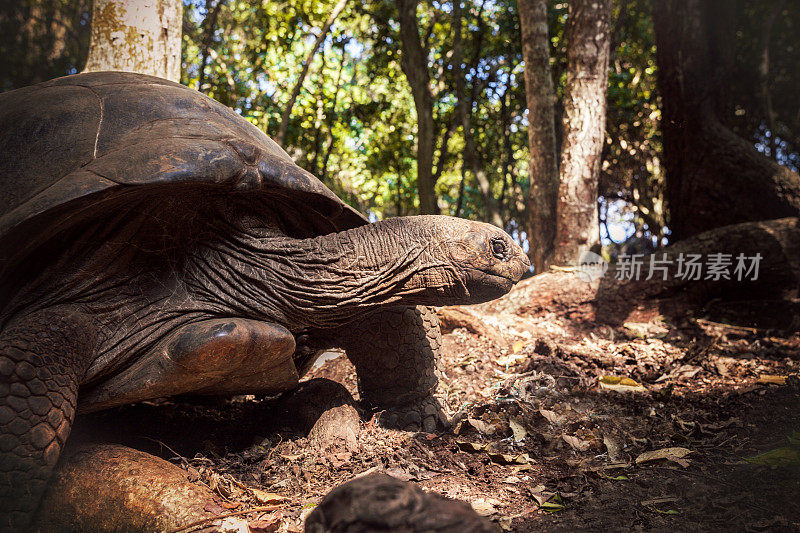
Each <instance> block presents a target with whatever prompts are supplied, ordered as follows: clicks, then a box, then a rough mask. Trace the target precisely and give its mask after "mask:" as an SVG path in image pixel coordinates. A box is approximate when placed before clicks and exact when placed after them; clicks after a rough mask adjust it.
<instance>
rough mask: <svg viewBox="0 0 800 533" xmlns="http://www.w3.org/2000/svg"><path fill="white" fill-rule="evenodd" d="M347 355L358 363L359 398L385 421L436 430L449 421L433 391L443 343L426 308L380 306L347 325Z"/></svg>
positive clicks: (388, 423)
mask: <svg viewBox="0 0 800 533" xmlns="http://www.w3.org/2000/svg"><path fill="white" fill-rule="evenodd" d="M346 329H347V330H348V333H347V335H346V336H345V339H344V346H343V347H344V349H345V351H346V352H347V357H348V358H349V359H350V361H351V362H352V363H353V365H354V366H355V367H356V373H357V374H358V390H359V394H360V395H361V400H362V402H364V403H365V404H366V406H367V407H369V408H370V409H374V410H378V409H383V410H384V413H383V414H382V416H381V418H380V422H381V424H382V425H384V426H387V427H393V428H400V429H409V430H420V429H422V430H425V431H429V432H432V431H435V430H436V429H437V428H439V429H440V428H443V427H445V426H446V424H447V419H446V417H445V415H444V413H443V412H442V407H441V405H440V404H439V402H438V400H436V398H434V397H433V392H434V391H435V390H436V386H437V384H438V382H439V380H438V378H437V377H436V364H437V362H438V359H439V350H440V347H441V333H440V331H439V321H438V319H437V318H436V315H435V313H434V312H433V310H431V309H429V308H427V307H424V306H418V307H394V308H389V309H384V310H381V311H377V312H375V313H373V314H371V315H369V316H367V317H365V318H363V319H361V320H359V321H357V322H356V323H354V324H348V325H347V326H346Z"/></svg>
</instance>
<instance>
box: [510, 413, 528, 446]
mask: <svg viewBox="0 0 800 533" xmlns="http://www.w3.org/2000/svg"><path fill="white" fill-rule="evenodd" d="M508 426H509V427H510V428H511V432H512V433H513V435H514V440H515V441H516V442H519V441H521V440H522V439H524V438H525V436H526V435H527V434H528V432H527V431H526V430H525V426H523V425H522V422H521V421H520V419H519V418H517V417H515V416H512V417H511V418H509V420H508Z"/></svg>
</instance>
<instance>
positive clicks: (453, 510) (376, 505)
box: [306, 474, 499, 533]
mask: <svg viewBox="0 0 800 533" xmlns="http://www.w3.org/2000/svg"><path fill="white" fill-rule="evenodd" d="M367 531H387V532H389V531H391V532H397V533H412V532H423V531H424V532H436V533H484V532H486V533H488V532H493V533H494V532H497V531H499V528H498V527H497V526H495V525H494V524H492V522H490V521H489V520H487V519H486V518H483V517H481V516H479V515H478V514H477V513H476V512H475V511H474V510H473V509H472V507H470V505H469V504H467V503H464V502H460V501H456V500H450V499H448V498H445V497H444V496H441V495H439V494H434V493H427V492H424V491H423V490H422V489H420V488H419V487H418V486H417V485H415V484H413V483H407V482H404V481H400V480H397V479H394V478H393V477H390V476H387V475H385V474H370V475H367V476H363V477H359V478H356V479H354V480H352V481H349V482H347V483H345V484H343V485H340V486H338V487H336V488H335V489H333V490H332V491H331V492H329V493H328V495H327V496H325V498H323V499H322V502H320V504H319V505H318V506H317V507H316V508H315V509H314V511H313V512H312V513H311V514H310V515H309V516H308V518H307V519H306V533H356V532H367Z"/></svg>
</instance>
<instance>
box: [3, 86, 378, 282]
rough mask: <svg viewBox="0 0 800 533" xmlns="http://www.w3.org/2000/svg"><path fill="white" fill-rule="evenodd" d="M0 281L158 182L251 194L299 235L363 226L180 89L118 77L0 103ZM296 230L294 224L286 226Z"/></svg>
mask: <svg viewBox="0 0 800 533" xmlns="http://www.w3.org/2000/svg"><path fill="white" fill-rule="evenodd" d="M0 149H2V157H1V158H0V276H2V273H3V271H4V270H6V269H8V268H10V267H11V266H13V265H15V264H17V263H19V262H20V261H22V260H24V259H25V257H26V256H27V255H29V254H30V253H32V251H34V250H35V249H37V248H38V247H41V245H42V244H43V243H46V242H47V241H48V239H52V238H53V237H54V236H56V235H58V234H59V233H61V232H63V231H64V230H66V229H69V228H70V227H71V226H73V225H75V224H77V223H79V222H80V221H81V220H84V219H85V218H86V217H87V216H89V214H90V213H91V212H92V207H93V206H95V205H97V204H98V202H100V201H101V200H102V199H106V198H108V197H110V196H114V195H118V194H122V193H125V194H132V193H133V194H135V193H136V191H137V190H140V189H141V188H144V187H147V186H152V185H154V184H160V185H162V186H163V185H169V184H183V185H184V186H186V185H189V186H191V185H193V184H194V185H197V186H212V187H216V188H223V189H229V190H230V191H231V192H232V193H235V192H242V191H249V190H257V191H261V192H264V193H267V194H270V195H274V196H277V197H279V198H281V199H282V200H281V201H283V200H285V202H284V203H288V204H291V205H292V206H293V207H292V208H291V209H293V210H295V211H300V210H302V213H300V215H301V216H297V217H290V218H294V219H295V222H296V224H297V225H302V226H303V231H302V232H300V231H298V232H299V233H304V234H305V236H313V235H314V234H317V235H319V234H324V233H328V232H332V231H340V230H343V229H349V228H352V227H356V226H359V225H362V224H366V223H367V220H366V219H365V218H364V217H363V216H362V215H361V214H359V213H358V212H357V211H355V210H353V209H352V208H350V207H349V206H347V205H346V204H345V203H344V202H342V201H341V200H340V199H339V198H338V197H337V196H336V195H335V194H334V193H333V192H332V191H331V190H330V189H328V188H327V187H326V186H325V185H324V184H323V183H322V182H320V181H319V180H318V179H317V178H316V177H314V176H313V175H312V174H310V173H309V172H306V171H305V170H303V169H302V168H300V167H299V166H297V165H295V164H294V162H293V161H292V159H291V158H290V157H289V155H288V154H287V153H286V152H285V151H283V150H282V149H281V147H280V146H278V144H277V143H275V142H274V141H273V140H272V139H270V138H269V137H268V136H267V135H265V134H264V133H263V132H262V131H261V130H259V129H258V128H257V127H256V126H254V125H253V124H251V123H250V122H248V121H247V120H245V119H244V118H243V117H241V116H240V115H238V114H237V113H235V112H233V111H232V110H231V109H229V108H227V107H225V106H224V105H222V104H220V103H219V102H216V101H215V100H213V99H211V98H209V97H207V96H205V95H203V94H201V93H199V92H197V91H195V90H193V89H190V88H188V87H185V86H183V85H180V84H177V83H173V82H170V81H167V80H163V79H160V78H156V77H152V76H146V75H142V74H134V73H125V72H96V73H86V74H76V75H73V76H66V77H63V78H58V79H55V80H51V81H48V82H44V83H40V84H38V85H34V86H31V87H25V88H22V89H18V90H15V91H11V92H8V93H4V94H2V95H0ZM290 223H291V222H290Z"/></svg>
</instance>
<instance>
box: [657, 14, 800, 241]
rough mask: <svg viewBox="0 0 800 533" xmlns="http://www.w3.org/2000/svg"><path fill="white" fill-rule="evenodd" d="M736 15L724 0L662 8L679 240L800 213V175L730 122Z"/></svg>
mask: <svg viewBox="0 0 800 533" xmlns="http://www.w3.org/2000/svg"><path fill="white" fill-rule="evenodd" d="M735 8H736V5H735V4H733V5H731V4H729V3H727V2H721V1H720V0H662V1H660V2H656V3H655V10H654V22H655V33H656V52H657V54H656V59H657V64H658V83H659V91H660V92H661V98H662V114H663V116H662V120H661V125H662V126H661V127H662V133H663V142H664V167H665V169H666V177H667V183H666V186H667V187H666V189H667V201H668V205H669V214H670V223H669V227H670V230H671V231H672V237H673V238H674V239H676V240H679V239H684V238H686V237H688V236H691V235H695V234H697V233H700V232H703V231H707V230H709V229H712V228H716V227H720V226H724V225H728V224H734V223H737V222H745V221H754V220H764V219H772V218H778V217H786V216H797V215H798V214H800V176H798V174H797V173H795V172H792V171H790V170H789V169H788V168H786V167H783V166H781V165H778V164H777V163H775V162H774V161H772V160H770V159H769V158H768V157H766V156H764V155H762V154H760V153H759V152H758V151H757V150H756V149H755V147H754V146H753V144H752V143H751V142H749V141H747V140H745V139H743V138H741V137H739V136H737V135H736V134H734V133H733V132H732V131H731V130H730V129H729V128H728V127H727V126H726V125H725V123H724V120H725V117H726V115H727V113H728V112H730V106H729V105H728V104H729V103H728V102H727V100H726V98H725V87H726V80H727V78H728V76H730V73H731V72H732V68H731V66H732V62H733V61H734V58H733V57H732V54H733V52H732V50H733V49H734V48H735V47H734V46H733V45H734V42H735V31H736V26H735V24H734V22H735V20H734V17H735V11H736V9H735Z"/></svg>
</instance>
